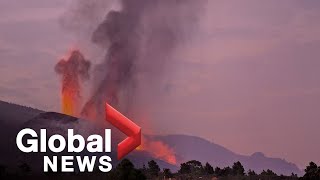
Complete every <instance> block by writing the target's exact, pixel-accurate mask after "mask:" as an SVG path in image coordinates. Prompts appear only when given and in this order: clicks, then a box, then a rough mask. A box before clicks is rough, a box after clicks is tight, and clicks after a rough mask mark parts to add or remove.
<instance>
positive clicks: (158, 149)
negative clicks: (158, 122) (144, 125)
mask: <svg viewBox="0 0 320 180" xmlns="http://www.w3.org/2000/svg"><path fill="white" fill-rule="evenodd" d="M137 150H138V151H146V152H148V153H150V155H151V156H152V157H154V158H156V159H161V160H163V161H166V162H167V163H169V164H173V165H175V164H177V159H176V155H175V152H174V150H173V149H172V148H170V147H169V146H168V145H167V144H165V143H164V142H162V141H160V140H150V139H147V138H145V137H142V144H141V146H139V147H138V148H137Z"/></svg>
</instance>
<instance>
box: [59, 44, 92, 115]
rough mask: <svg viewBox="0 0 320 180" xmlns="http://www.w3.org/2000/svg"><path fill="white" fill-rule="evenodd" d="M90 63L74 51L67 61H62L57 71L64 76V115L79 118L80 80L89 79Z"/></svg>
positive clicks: (62, 92)
mask: <svg viewBox="0 0 320 180" xmlns="http://www.w3.org/2000/svg"><path fill="white" fill-rule="evenodd" d="M89 67H90V63H89V61H87V60H85V59H84V57H83V55H82V54H81V53H80V52H79V51H76V50H74V51H72V52H71V54H70V56H69V57H68V59H67V60H65V59H61V60H60V61H59V62H58V64H57V65H56V66H55V71H56V72H57V73H58V74H60V75H61V76H62V91H61V96H62V113H64V114H67V115H72V116H78V115H79V111H80V103H81V96H80V90H81V87H80V80H82V79H87V78H89V74H88V71H89Z"/></svg>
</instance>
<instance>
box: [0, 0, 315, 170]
mask: <svg viewBox="0 0 320 180" xmlns="http://www.w3.org/2000/svg"><path fill="white" fill-rule="evenodd" d="M70 1H71V0H68V1H65V0H54V1H41V0H30V1H28V2H26V1H17V0H3V1H1V2H0V15H1V16H0V100H4V101H8V102H13V103H17V104H21V105H26V106H30V107H34V108H38V109H41V110H46V111H60V83H59V77H58V76H57V75H56V74H55V72H54V65H55V64H56V63H57V62H58V60H59V58H61V57H62V56H63V55H64V54H66V52H67V51H68V49H70V48H72V47H77V48H79V49H80V50H81V51H82V52H84V54H85V56H88V57H89V59H90V60H92V61H93V62H97V61H99V60H100V59H101V57H103V56H104V53H102V50H100V49H99V48H98V47H97V46H95V45H94V44H92V43H91V42H90V36H91V34H90V33H89V32H90V30H91V28H92V27H96V25H97V24H96V23H99V22H101V19H103V18H104V15H105V14H106V13H107V12H105V10H104V9H103V8H106V9H110V8H116V4H115V5H114V6H113V7H109V6H108V7H101V8H102V10H101V12H96V13H94V14H93V16H92V18H94V20H95V21H92V22H91V23H92V24H85V22H83V23H82V22H76V23H75V24H74V25H73V26H72V27H63V25H62V22H61V21H62V19H63V18H64V17H65V16H68V14H66V11H67V9H68V8H69V7H70ZM95 1H97V2H101V1H102V0H95ZM108 1H111V0H108ZM103 14H104V15H103ZM96 15H101V17H100V16H98V17H96ZM319 18H320V2H319V1H314V0H306V1H299V0H284V1H277V0H270V1H269V0H268V1H267V0H265V1H259V2H258V1H254V0H246V1H241V2H239V1H233V2H231V1H228V2H225V1H209V3H208V5H207V6H206V9H205V11H204V12H203V15H202V18H201V20H200V23H199V30H198V31H197V32H196V33H195V34H192V36H190V40H189V41H188V42H186V43H185V44H184V45H183V46H180V47H179V48H178V49H177V50H176V52H175V57H176V58H177V59H178V60H177V61H175V62H174V63H173V64H171V65H170V71H171V73H169V74H166V75H164V78H163V79H164V80H163V81H164V83H163V84H164V86H163V87H161V88H162V89H160V90H159V91H157V92H155V94H156V93H158V94H157V95H159V96H161V98H162V100H161V101H157V102H154V105H153V106H154V107H153V108H151V109H150V110H149V112H147V114H144V115H142V116H144V117H145V118H147V119H148V120H149V122H150V124H152V125H150V128H151V130H150V132H152V133H154V134H188V135H193V136H199V137H203V138H205V139H207V140H209V141H213V142H214V143H217V144H220V145H222V146H224V147H226V148H228V149H230V150H232V151H234V152H237V153H240V154H245V155H250V154H253V153H254V152H263V153H264V154H266V155H267V156H271V157H280V158H284V159H286V160H287V161H290V162H293V163H295V164H297V165H298V166H299V167H300V168H303V167H305V166H306V165H307V163H309V162H310V161H315V162H316V163H318V164H319V163H320V159H319V152H320V143H319V137H320V131H319V126H320V121H319V117H320V111H319V110H318V109H319V107H320V82H319V79H320V71H319V68H320V51H319V48H320V35H319V32H320V24H319V23H318V20H319ZM74 28H75V29H74ZM86 33H88V34H86ZM86 86H89V84H86ZM87 91H88V90H87ZM150 93H151V94H153V93H154V92H150ZM160 93H161V94H160ZM148 126H149V125H148ZM317 158H318V159H317Z"/></svg>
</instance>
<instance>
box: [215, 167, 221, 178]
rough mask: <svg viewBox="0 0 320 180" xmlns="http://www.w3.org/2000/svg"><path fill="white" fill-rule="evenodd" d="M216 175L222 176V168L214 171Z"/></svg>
mask: <svg viewBox="0 0 320 180" xmlns="http://www.w3.org/2000/svg"><path fill="white" fill-rule="evenodd" d="M214 174H215V175H216V176H221V174H222V172H221V168H219V167H216V168H215V169H214Z"/></svg>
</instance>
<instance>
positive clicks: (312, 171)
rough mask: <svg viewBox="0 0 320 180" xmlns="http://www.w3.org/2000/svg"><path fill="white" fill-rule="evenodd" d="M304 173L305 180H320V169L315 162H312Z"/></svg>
mask: <svg viewBox="0 0 320 180" xmlns="http://www.w3.org/2000/svg"><path fill="white" fill-rule="evenodd" d="M304 172H305V174H304V176H303V179H307V180H316V179H320V168H319V167H318V166H317V164H316V163H314V162H310V163H309V165H308V166H307V167H306V169H305V170H304Z"/></svg>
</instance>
